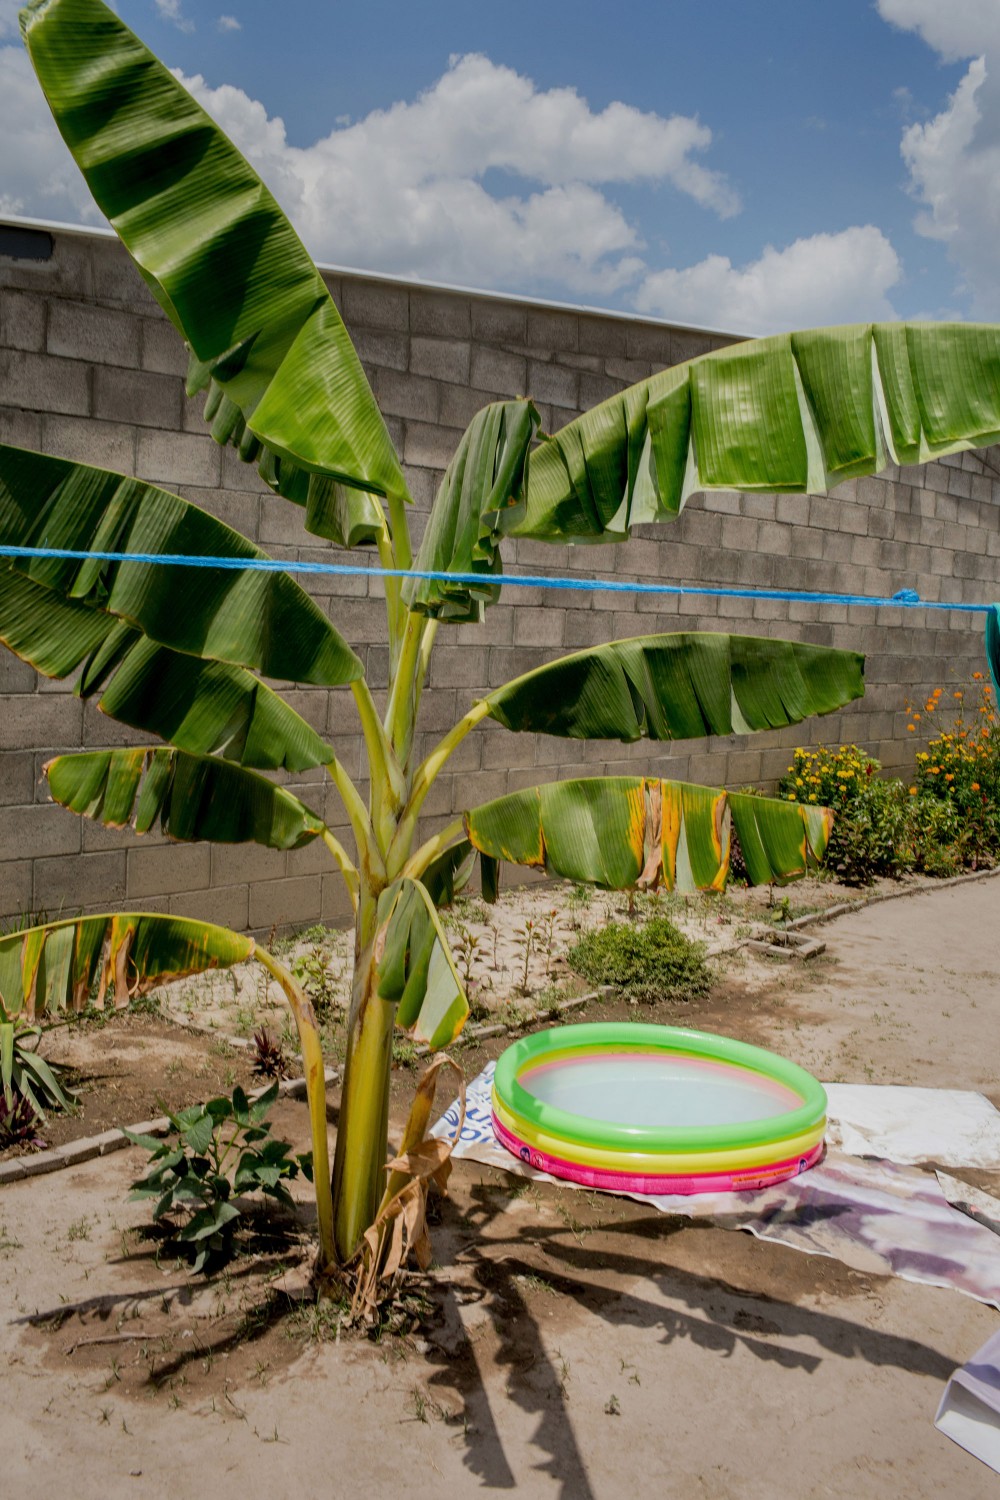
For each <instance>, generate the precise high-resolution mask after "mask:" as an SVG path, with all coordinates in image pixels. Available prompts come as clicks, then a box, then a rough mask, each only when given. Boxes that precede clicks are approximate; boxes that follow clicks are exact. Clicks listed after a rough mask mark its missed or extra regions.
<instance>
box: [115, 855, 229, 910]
mask: <svg viewBox="0 0 1000 1500" xmlns="http://www.w3.org/2000/svg"><path fill="white" fill-rule="evenodd" d="M211 854H212V851H211V846H210V845H208V844H175V843H171V844H169V845H162V846H160V847H159V848H152V849H141V848H136V847H134V846H133V847H131V848H130V849H129V851H128V899H129V901H133V900H138V899H142V898H144V897H146V896H169V895H171V894H172V893H173V892H174V891H196V890H204V889H205V888H206V887H207V886H208V885H209V883H210V879H211Z"/></svg>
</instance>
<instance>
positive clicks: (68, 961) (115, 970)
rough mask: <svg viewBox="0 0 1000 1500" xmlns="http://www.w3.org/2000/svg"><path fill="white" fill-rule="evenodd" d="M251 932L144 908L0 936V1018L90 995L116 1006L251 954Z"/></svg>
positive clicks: (72, 1006) (65, 1006) (41, 1012)
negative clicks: (247, 934)
mask: <svg viewBox="0 0 1000 1500" xmlns="http://www.w3.org/2000/svg"><path fill="white" fill-rule="evenodd" d="M253 952H254V941H253V938H250V937H245V936H243V935H241V934H240V933H236V932H230V931H229V929H228V928H226V927H216V926H214V925H213V924H212V923H211V922H199V921H195V920H193V919H190V918H187V917H162V916H149V915H146V914H145V913H143V912H125V913H121V914H117V913H116V914H112V915H108V914H105V915H103V916H97V917H78V918H75V919H73V920H71V921H66V922H50V923H48V924H46V925H45V926H44V927H29V928H27V929H26V930H25V931H23V932H15V933H10V934H8V935H7V936H5V937H0V1019H2V1020H4V1021H10V1020H12V1019H13V1018H14V1017H15V1016H24V1017H26V1018H27V1019H28V1020H29V1021H35V1020H41V1019H42V1018H43V1017H50V1018H55V1017H56V1016H58V1015H59V1014H60V1013H61V1012H63V1011H68V1010H72V1011H80V1010H83V1009H84V1007H85V1006H86V1005H87V1003H88V998H89V997H90V996H91V994H93V996H94V1004H95V1005H97V1006H98V1007H103V1005H104V999H105V995H106V994H108V993H109V992H110V994H111V996H112V998H113V1001H114V1004H115V1005H116V1006H118V1007H122V1006H125V1005H128V1003H129V1001H130V1000H133V999H135V998H136V997H137V996H139V995H145V994H148V992H149V991H150V990H151V989H153V988H155V987H156V986H157V985H160V984H166V983H168V982H169V981H170V980H171V979H183V978H185V977H186V976H187V975H189V974H202V973H204V972H205V970H206V969H218V968H229V967H230V966H231V965H233V964H237V963H242V962H243V961H244V960H245V959H248V958H250V957H252V956H253Z"/></svg>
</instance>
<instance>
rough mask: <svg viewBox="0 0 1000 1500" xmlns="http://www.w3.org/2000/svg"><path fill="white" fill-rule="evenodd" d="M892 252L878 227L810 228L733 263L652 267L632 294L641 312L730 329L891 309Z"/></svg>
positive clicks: (713, 260) (711, 259) (718, 259)
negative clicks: (830, 231)
mask: <svg viewBox="0 0 1000 1500" xmlns="http://www.w3.org/2000/svg"><path fill="white" fill-rule="evenodd" d="M900 274H901V268H900V264H899V258H898V256H897V255H896V252H895V250H894V249H893V247H892V245H891V244H890V243H889V241H888V240H887V239H886V237H885V235H884V234H883V233H882V231H881V230H880V229H876V228H875V226H874V225H872V224H866V225H863V226H854V227H852V228H850V229H845V230H843V231H842V232H841V233H839V234H814V235H811V236H810V237H809V238H807V239H799V240H796V241H795V242H794V243H793V244H791V245H789V246H787V248H786V249H784V250H776V249H775V248H774V246H773V245H768V246H767V247H766V249H765V250H764V252H763V254H762V255H761V256H760V258H759V259H758V260H755V261H752V262H751V263H750V264H749V265H745V266H734V265H733V263H732V261H731V260H729V258H728V257H727V256H724V255H709V256H707V257H706V258H705V259H704V260H702V261H699V262H698V264H697V265H694V266H688V267H686V268H685V269H684V270H680V271H674V270H666V271H656V272H653V273H652V274H651V275H649V276H647V277H646V280H645V281H644V282H643V284H642V286H641V288H640V290H639V293H638V295H637V297H636V306H637V308H638V310H639V311H640V312H644V313H649V314H653V315H655V316H659V317H665V318H669V319H672V320H674V321H676V322H679V323H693V324H701V325H705V324H708V325H709V326H712V327H715V328H724V329H726V330H727V331H729V332H733V333H755V334H762V333H775V332H780V331H782V330H784V329H788V328H807V327H810V326H812V325H817V324H819V325H826V324H829V323H858V322H867V321H868V320H869V319H872V320H874V319H887V318H893V317H895V313H894V311H893V308H892V304H891V303H890V302H889V300H888V297H887V295H886V294H887V292H888V291H889V289H890V287H892V286H894V285H895V284H896V282H897V281H898V280H899V278H900Z"/></svg>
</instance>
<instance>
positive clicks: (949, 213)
mask: <svg viewBox="0 0 1000 1500" xmlns="http://www.w3.org/2000/svg"><path fill="white" fill-rule="evenodd" d="M117 8H118V10H119V12H120V14H121V15H122V16H123V18H124V19H125V20H126V21H127V22H128V24H129V25H131V26H132V27H133V28H134V29H135V30H137V31H138V32H139V34H140V35H141V36H142V37H143V38H144V40H145V41H146V42H147V43H148V44H149V45H150V46H151V47H152V48H153V49H154V51H156V52H157V53H158V55H159V56H160V57H162V58H163V60H164V61H165V62H167V63H168V64H169V65H170V66H171V67H174V68H176V69H179V70H180V72H181V74H182V75H183V76H184V78H185V81H186V82H187V83H188V85H189V87H191V88H192V90H193V92H194V93H195V94H196V96H197V97H198V98H199V99H200V100H201V101H202V103H203V104H204V105H205V106H206V108H208V109H209V110H210V111H211V112H212V113H213V114H214V115H215V116H216V118H217V119H219V121H220V123H222V124H223V126H224V128H226V129H227V130H228V132H229V133H230V134H231V135H232V136H233V138H234V139H235V140H236V141H237V144H239V145H240V146H241V147H242V149H243V150H244V151H246V153H247V154H248V155H249V156H250V158H251V159H252V160H253V161H254V163H255V165H256V166H257V168H258V170H259V171H260V172H261V174H262V175H263V176H264V177H265V179H266V180H267V181H268V183H269V185H270V186H271V187H272V188H273V190H274V191H275V193H276V194H277V196H278V197H279V199H280V200H281V202H282V203H283V204H284V206H285V207H286V209H287V211H288V212H289V214H290V215H291V217H292V218H293V220H294V222H295V223H296V225H297V227H298V228H299V230H300V233H301V234H302V235H303V238H304V239H305V241H306V243H307V244H308V245H309V247H310V249H311V250H312V252H313V254H314V255H315V256H316V257H317V259H319V260H321V261H323V262H327V263H333V264H339V265H347V266H354V267H357V268H359V269H362V270H371V271H384V272H391V273H393V274H397V275H403V276H412V277H415V278H417V279H422V280H432V281H438V282H444V283H451V284H458V285H467V286H478V287H483V288H490V289H496V290H504V291H510V292H514V293H525V294H530V295H535V296H541V297H548V298H553V299H556V300H560V301H566V302H572V303H578V304H587V305H592V306H605V307H613V308H619V309H622V310H632V311H637V312H641V313H643V314H646V315H649V316H654V317H665V318H668V319H671V320H676V321H680V322H688V323H694V324H699V325H703V326H710V327H718V328H725V329H731V330H732V331H739V332H751V333H752V332H766V331H770V330H772V329H778V328H782V327H795V326H806V325H809V324H816V323H827V322H844V321H853V320H856V319H866V318H872V317H893V316H899V317H933V318H946V317H961V318H973V317H975V318H983V319H990V320H993V319H996V320H1000V257H998V256H997V254H996V251H995V246H996V245H997V244H998V243H1000V194H998V193H997V191H996V187H997V183H998V181H1000V0H837V3H836V4H830V3H820V0H622V3H620V4H619V5H617V6H611V5H608V4H607V3H602V4H595V3H591V0H548V3H546V4H542V5H539V4H538V3H537V0H535V3H534V4H527V3H523V0H508V4H507V5H506V6H504V7H502V8H498V7H490V6H485V5H481V4H477V3H475V0H431V3H429V4H424V5H420V6H418V5H414V4H413V3H412V0H410V3H405V4H404V3H401V0H366V3H365V4H358V3H353V4H343V3H339V0H299V3H298V4H296V5H294V6H292V5H278V4H276V3H275V0H118V6H117ZM16 10H17V4H16V0H0V138H2V139H4V140H5V142H7V144H8V149H7V150H5V152H4V159H3V162H2V164H0V209H6V210H7V211H8V212H11V211H12V212H17V213H21V214H25V215H30V216H38V217H43V218H48V219H57V220H70V221H74V222H81V221H82V222H95V221H96V218H97V216H96V211H95V210H94V209H93V207H92V205H90V204H89V203H88V195H87V193H86V189H85V188H84V187H83V185H82V182H81V180H80V179H79V176H78V174H76V172H75V168H73V166H72V163H71V162H69V160H68V157H67V154H66V152H65V149H64V148H63V147H62V145H61V143H60V142H59V141H58V138H57V137H55V135H54V133H53V131H52V129H51V127H50V126H49V124H48V122H47V112H46V110H45V107H44V103H43V102H42V101H41V98H40V95H39V93H38V90H37V86H36V85H35V83H34V80H33V78H32V75H31V73H30V69H29V67H28V66H27V63H26V60H25V58H24V57H23V54H22V52H21V50H20V46H19V43H18V40H17V35H16V22H15V16H16Z"/></svg>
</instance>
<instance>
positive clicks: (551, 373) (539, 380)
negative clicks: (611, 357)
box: [528, 359, 580, 430]
mask: <svg viewBox="0 0 1000 1500" xmlns="http://www.w3.org/2000/svg"><path fill="white" fill-rule="evenodd" d="M579 390H580V375H579V373H578V372H577V371H576V370H566V369H564V368H563V367H562V366H561V365H553V364H543V363H542V362H541V361H540V360H535V359H533V360H531V361H530V363H529V365H528V395H529V396H531V397H532V398H533V399H534V400H537V401H551V402H553V403H554V404H555V405H557V406H561V407H568V408H570V409H571V410H572V411H573V412H576V411H578V410H579ZM553 426H555V423H553ZM557 430H558V428H557Z"/></svg>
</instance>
